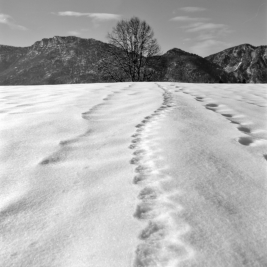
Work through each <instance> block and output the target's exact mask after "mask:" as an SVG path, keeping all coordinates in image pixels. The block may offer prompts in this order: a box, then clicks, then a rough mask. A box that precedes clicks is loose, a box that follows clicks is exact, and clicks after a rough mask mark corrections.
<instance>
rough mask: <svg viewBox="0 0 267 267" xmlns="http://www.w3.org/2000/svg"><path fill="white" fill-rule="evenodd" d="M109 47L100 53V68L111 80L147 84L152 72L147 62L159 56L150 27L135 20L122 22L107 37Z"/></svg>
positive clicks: (134, 18)
mask: <svg viewBox="0 0 267 267" xmlns="http://www.w3.org/2000/svg"><path fill="white" fill-rule="evenodd" d="M107 38H108V41H109V44H110V45H109V47H108V48H107V49H105V51H103V53H104V59H103V60H102V62H101V64H100V68H101V70H102V72H103V73H104V75H105V76H106V77H107V78H109V79H111V80H114V81H149V80H151V78H152V77H153V74H154V72H155V71H154V69H153V68H151V67H149V62H150V60H151V59H152V58H153V57H155V56H157V55H160V47H159V45H158V42H157V40H156V39H155V38H154V32H153V30H152V28H151V27H150V26H149V25H148V24H147V23H146V22H145V21H141V20H140V19H139V18H137V17H133V18H131V19H130V20H121V21H119V22H118V23H117V25H116V26H115V27H114V28H113V29H112V32H111V33H108V35H107Z"/></svg>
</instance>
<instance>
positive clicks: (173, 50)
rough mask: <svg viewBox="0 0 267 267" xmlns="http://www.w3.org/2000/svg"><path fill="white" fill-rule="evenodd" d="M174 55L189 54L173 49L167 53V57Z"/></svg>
mask: <svg viewBox="0 0 267 267" xmlns="http://www.w3.org/2000/svg"><path fill="white" fill-rule="evenodd" d="M173 54H188V52H185V51H184V50H182V49H180V48H173V49H170V50H168V51H167V52H166V55H173Z"/></svg>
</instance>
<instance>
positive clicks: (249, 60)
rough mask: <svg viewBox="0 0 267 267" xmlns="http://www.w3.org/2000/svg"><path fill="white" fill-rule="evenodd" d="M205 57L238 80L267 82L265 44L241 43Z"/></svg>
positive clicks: (266, 48)
mask: <svg viewBox="0 0 267 267" xmlns="http://www.w3.org/2000/svg"><path fill="white" fill-rule="evenodd" d="M205 59H207V60H208V61H209V62H212V63H215V64H217V65H219V66H220V67H222V68H223V69H224V70H225V71H226V72H227V73H231V74H233V75H234V76H235V77H236V79H237V80H238V82H243V83H267V46H258V47H255V46H252V45H249V44H243V45H239V46H235V47H232V48H229V49H226V50H224V51H222V52H219V53H216V54H214V55H210V56H208V57H206V58H205Z"/></svg>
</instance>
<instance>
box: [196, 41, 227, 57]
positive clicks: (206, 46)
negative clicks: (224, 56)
mask: <svg viewBox="0 0 267 267" xmlns="http://www.w3.org/2000/svg"><path fill="white" fill-rule="evenodd" d="M229 46H231V43H227V42H222V41H218V40H214V39H210V40H205V41H201V42H198V43H196V44H195V45H193V46H191V51H192V52H193V53H195V54H197V55H200V56H203V57H204V56H209V55H211V54H214V53H216V52H219V51H221V50H223V49H225V48H227V47H229Z"/></svg>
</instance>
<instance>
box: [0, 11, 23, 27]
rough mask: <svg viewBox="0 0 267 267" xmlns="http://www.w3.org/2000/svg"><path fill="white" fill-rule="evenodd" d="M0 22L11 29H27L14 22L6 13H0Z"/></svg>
mask: <svg viewBox="0 0 267 267" xmlns="http://www.w3.org/2000/svg"><path fill="white" fill-rule="evenodd" d="M0 23H1V24H6V25H8V26H9V27H10V28H11V29H14V30H22V31H26V30H28V29H27V28H26V27H24V26H21V25H18V24H16V23H15V21H14V19H13V18H12V17H11V16H9V15H7V14H1V13H0Z"/></svg>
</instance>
